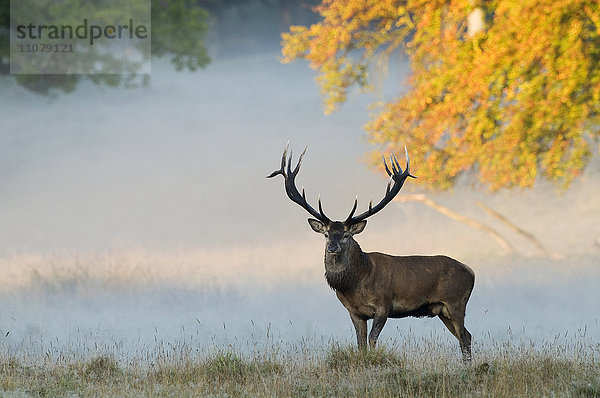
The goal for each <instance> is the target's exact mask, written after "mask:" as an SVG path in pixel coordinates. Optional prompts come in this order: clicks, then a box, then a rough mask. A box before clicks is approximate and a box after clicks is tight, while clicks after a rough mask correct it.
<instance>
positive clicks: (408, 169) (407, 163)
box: [404, 145, 417, 178]
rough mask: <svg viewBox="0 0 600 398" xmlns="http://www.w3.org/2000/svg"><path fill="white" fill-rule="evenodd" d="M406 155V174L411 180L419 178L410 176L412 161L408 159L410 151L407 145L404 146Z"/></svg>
mask: <svg viewBox="0 0 600 398" xmlns="http://www.w3.org/2000/svg"><path fill="white" fill-rule="evenodd" d="M404 153H405V154H406V169H405V170H404V172H405V173H407V174H408V176H409V177H411V178H417V176H414V175H412V174H410V159H409V158H408V149H406V145H404Z"/></svg>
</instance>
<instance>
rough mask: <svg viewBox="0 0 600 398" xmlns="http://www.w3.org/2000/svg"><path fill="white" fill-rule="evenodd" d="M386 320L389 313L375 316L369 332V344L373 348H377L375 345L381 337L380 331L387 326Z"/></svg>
mask: <svg viewBox="0 0 600 398" xmlns="http://www.w3.org/2000/svg"><path fill="white" fill-rule="evenodd" d="M386 321H387V314H384V315H381V314H376V315H375V317H374V318H373V326H371V332H370V333H369V346H370V347H371V348H375V345H376V344H377V339H378V338H379V333H381V330H382V329H383V327H384V326H385V322H386Z"/></svg>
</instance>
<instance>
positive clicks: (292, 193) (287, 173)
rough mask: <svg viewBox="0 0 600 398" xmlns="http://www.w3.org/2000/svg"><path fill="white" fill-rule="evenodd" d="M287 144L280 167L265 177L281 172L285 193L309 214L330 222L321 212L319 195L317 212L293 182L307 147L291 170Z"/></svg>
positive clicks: (326, 222) (327, 222)
mask: <svg viewBox="0 0 600 398" xmlns="http://www.w3.org/2000/svg"><path fill="white" fill-rule="evenodd" d="M289 146H290V143H289V142H288V144H287V145H286V146H285V150H284V151H283V156H282V157H281V168H280V169H279V170H275V171H274V172H272V173H271V174H270V175H269V176H267V178H272V177H275V176H276V175H279V174H281V175H282V176H283V178H284V179H285V192H286V193H287V196H288V197H289V198H290V199H291V200H292V201H293V202H296V203H297V204H299V205H300V206H302V207H303V208H304V210H306V211H307V212H309V213H310V215H312V216H313V217H315V218H316V219H318V220H319V221H321V222H323V223H325V224H330V223H331V220H330V219H329V218H327V216H326V215H325V213H323V207H322V206H321V197H320V196H319V211H318V212H317V211H316V210H315V209H314V208H313V207H312V206H311V205H309V204H308V202H307V201H306V194H305V193H304V188H302V194H300V192H298V188H296V183H295V179H296V175H297V174H298V172H299V171H300V165H301V164H302V158H303V157H304V154H305V153H306V150H307V149H308V147H306V148H304V151H303V152H302V154H301V155H300V158H299V159H298V164H297V165H296V167H295V168H294V170H292V151H290V158H289V159H287V151H288V147H289ZM286 161H287V169H286Z"/></svg>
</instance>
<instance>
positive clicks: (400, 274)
mask: <svg viewBox="0 0 600 398" xmlns="http://www.w3.org/2000/svg"><path fill="white" fill-rule="evenodd" d="M286 154H287V148H286V151H285V152H284V154H283V158H282V166H281V169H280V170H277V171H275V172H274V173H272V174H271V175H270V176H269V177H273V176H275V175H278V174H282V175H283V176H284V178H285V187H286V192H287V194H288V196H289V197H290V199H292V200H293V201H294V202H296V203H298V204H299V205H301V206H302V207H303V208H305V209H306V210H307V211H308V212H309V213H310V214H311V215H313V216H314V217H316V219H314V218H310V219H308V223H309V224H310V226H311V228H312V229H313V230H314V231H315V232H318V233H321V234H323V235H324V236H325V240H326V244H325V279H326V280H327V283H328V284H329V286H330V287H331V288H333V289H334V290H335V292H336V295H337V297H338V299H339V300H340V301H341V303H342V304H343V305H344V307H345V308H346V309H347V310H348V312H349V314H350V319H351V320H352V323H353V324H354V328H355V329H356V339H357V343H358V346H359V347H361V348H363V347H366V346H367V320H368V319H373V326H372V327H371V331H370V332H369V335H368V342H369V345H370V346H371V347H374V346H375V344H376V343H377V339H378V337H379V334H380V332H381V330H382V329H383V327H384V325H385V323H386V321H387V319H388V318H404V317H408V316H414V317H423V316H429V317H434V316H437V317H439V318H440V319H441V320H442V322H443V323H444V325H446V327H447V328H448V330H449V331H450V332H451V333H452V334H453V335H454V336H455V337H456V338H457V339H458V341H459V344H460V348H461V351H462V354H463V359H464V360H470V359H471V334H470V333H469V331H468V330H467V329H466V328H465V326H464V318H465V311H466V305H467V301H468V300H469V297H470V295H471V291H472V290H473V286H474V283H475V274H474V273H473V271H472V270H471V269H470V268H469V267H468V266H466V265H464V264H462V263H460V262H458V261H456V260H454V259H452V258H450V257H446V256H391V255H388V254H384V253H378V252H372V253H365V252H363V251H362V249H361V248H360V246H359V244H358V243H357V242H356V241H355V240H354V238H353V236H354V235H356V234H359V233H360V232H362V231H363V230H364V228H365V226H366V224H367V221H366V218H367V217H369V216H371V215H373V214H375V213H376V212H378V211H379V210H381V209H382V208H383V207H384V206H385V205H386V204H387V203H389V202H390V201H391V200H392V199H393V197H394V196H395V195H396V194H397V193H398V192H399V191H400V188H401V187H402V185H403V183H404V180H405V179H406V178H407V177H409V176H411V175H410V173H409V161H408V154H407V155H406V158H407V159H406V162H407V165H406V169H405V170H404V171H402V169H401V168H400V165H399V164H398V161H397V160H396V158H395V157H392V158H391V159H390V162H391V163H392V171H393V172H392V171H390V170H389V169H388V167H387V164H386V163H385V160H384V165H385V169H386V171H387V172H388V174H389V175H390V177H391V180H390V183H388V187H387V189H386V195H385V197H384V199H383V200H382V201H381V202H380V203H379V204H377V205H376V206H375V207H373V205H372V203H371V204H369V210H367V211H366V212H364V213H362V214H360V215H358V216H356V217H354V212H355V211H356V207H357V201H356V200H355V201H354V207H353V209H352V211H351V212H350V215H349V216H348V218H347V219H346V220H345V221H343V222H342V221H331V220H330V219H329V218H327V216H325V214H324V213H323V209H322V207H321V201H320V199H319V211H318V212H317V211H316V210H315V209H314V208H312V207H311V206H310V205H309V204H308V203H307V202H306V198H305V194H304V191H303V192H302V195H300V193H299V192H298V190H297V189H296V187H295V183H294V178H295V176H296V174H297V173H298V171H299V168H300V164H301V162H302V156H301V157H300V160H299V161H298V165H297V166H296V168H295V169H294V170H293V171H292V170H291V155H290V160H289V161H288V164H287V171H286V169H285V162H286ZM303 155H304V154H303ZM411 177H412V176H411ZM392 181H393V182H394V185H393V187H391V183H392Z"/></svg>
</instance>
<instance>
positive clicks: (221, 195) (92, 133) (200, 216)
mask: <svg viewBox="0 0 600 398" xmlns="http://www.w3.org/2000/svg"><path fill="white" fill-rule="evenodd" d="M277 51H278V50H277V48H276V47H273V46H271V47H268V48H266V49H263V50H261V52H256V53H249V54H244V55H232V54H228V56H223V57H215V59H214V60H213V62H212V63H211V64H210V65H209V66H208V67H207V69H206V70H202V71H199V72H196V73H189V72H180V73H176V72H174V71H173V70H172V68H171V67H170V66H169V65H167V64H166V63H164V62H155V63H154V64H153V66H152V71H153V74H152V78H151V83H150V85H149V86H148V87H141V88H135V89H122V88H106V87H98V86H94V85H91V84H82V85H80V87H78V89H77V90H76V92H75V93H73V94H70V95H59V96H57V97H56V98H47V97H40V96H36V95H34V94H31V93H29V92H27V91H25V90H24V89H23V88H21V87H19V86H17V85H16V84H15V83H14V81H13V80H10V79H6V78H3V80H1V81H0V82H1V84H2V86H3V87H2V91H0V112H1V113H2V125H1V126H0V181H2V183H1V184H0V225H1V226H2V228H1V229H0V270H2V273H1V275H0V282H1V286H2V288H1V289H0V303H1V304H0V332H1V336H0V347H2V349H4V350H16V351H23V352H31V353H36V352H37V353H40V352H42V353H43V352H44V350H49V349H56V350H62V349H66V350H81V351H90V350H95V349H98V350H100V349H110V350H115V351H119V352H125V353H126V354H127V355H136V353H139V352H143V351H144V350H147V349H148V347H153V346H156V345H160V344H167V343H174V342H181V341H184V342H188V343H189V344H190V345H191V346H192V347H195V348H199V349H200V348H203V347H204V348H205V347H210V346H217V345H227V344H231V345H234V346H239V347H242V348H243V347H244V346H252V345H253V344H255V343H257V342H258V343H261V342H264V341H266V340H270V341H274V342H278V343H281V344H290V345H293V344H296V343H301V342H305V341H308V342H309V343H311V344H316V345H319V344H328V343H330V342H331V341H341V342H344V343H349V342H353V341H354V331H353V329H352V325H351V322H350V320H349V317H348V315H347V312H346V311H345V310H344V308H343V307H342V305H341V304H340V303H339V302H338V300H337V298H336V297H335V294H334V292H333V291H332V290H331V289H330V288H329V287H328V286H327V284H326V282H325V280H324V278H323V273H324V268H323V250H324V247H323V246H324V242H323V238H322V237H321V236H318V235H316V234H314V233H313V232H312V231H311V230H310V228H309V226H308V224H307V222H306V218H308V214H306V212H304V211H303V210H302V209H301V208H300V207H298V206H297V205H295V204H294V203H292V202H291V201H290V200H289V199H288V198H287V197H286V195H285V193H284V189H283V181H282V179H281V178H280V177H278V178H275V179H271V180H267V179H266V178H265V177H266V176H267V175H268V174H270V173H271V172H272V171H273V170H275V169H277V168H278V167H279V163H280V159H281V153H282V151H283V148H284V146H285V144H286V142H287V141H288V140H289V141H290V148H291V149H292V150H293V152H294V156H295V159H297V155H298V154H299V153H300V152H301V151H302V150H303V148H304V147H305V146H306V145H308V152H307V155H306V157H305V160H304V163H303V166H302V170H301V171H300V174H299V176H298V179H297V180H298V181H297V182H298V185H299V187H300V186H304V187H305V188H306V191H307V197H308V199H309V201H311V202H313V203H316V198H317V195H318V194H321V197H322V198H323V204H324V208H325V212H326V213H327V214H328V215H329V216H330V217H331V218H334V219H342V218H345V217H346V215H347V213H348V212H349V211H350V207H351V205H352V201H353V199H354V197H355V195H358V198H359V206H361V207H359V210H360V208H366V206H367V204H368V201H369V200H370V199H371V198H373V199H374V200H375V201H377V200H378V199H379V198H380V197H381V195H383V193H384V191H385V184H386V180H385V179H384V178H383V176H382V175H381V174H378V173H374V172H373V170H371V169H370V168H369V166H368V165H367V164H366V163H365V162H364V161H363V160H364V155H365V153H367V152H368V151H370V150H372V149H373V148H372V147H371V146H370V145H369V144H368V142H367V139H366V135H365V133H364V130H363V129H362V127H363V125H364V124H365V123H366V122H367V121H368V120H369V114H370V110H369V104H370V103H372V102H375V101H377V100H380V99H383V98H389V97H390V96H394V95H398V94H399V90H400V88H401V87H402V84H403V82H404V77H405V76H406V68H405V67H402V66H397V67H396V68H397V69H396V70H393V71H392V72H393V73H392V72H390V77H389V78H388V79H387V80H386V83H385V85H383V86H381V87H379V88H378V89H377V90H376V91H375V93H372V94H361V93H358V92H356V93H354V94H353V95H352V96H351V98H350V99H349V101H348V103H346V104H344V105H343V106H342V107H341V108H340V109H339V110H338V111H337V112H335V113H333V114H332V115H330V116H325V115H324V114H323V112H322V107H321V103H320V98H319V95H318V89H317V87H316V84H315V82H314V80H313V78H314V74H313V72H312V71H310V69H309V68H308V66H307V65H306V64H304V63H301V62H300V63H295V64H291V65H282V64H280V63H279V61H278V52H277ZM396 88H398V90H396ZM409 152H410V148H409ZM411 166H412V172H413V174H415V175H417V176H418V175H419V165H418V164H412V165H411ZM597 172H598V165H597V164H596V163H594V164H592V166H591V167H590V169H589V170H588V172H587V173H586V174H585V176H584V177H583V178H582V179H581V180H579V181H578V182H576V183H575V184H574V185H573V186H572V188H571V189H569V190H568V191H567V192H564V193H562V194H558V193H557V192H556V189H555V187H552V186H548V185H545V184H543V183H541V184H539V185H538V186H537V187H536V189H534V190H532V191H511V192H502V193H499V194H490V193H486V192H485V191H483V190H479V189H475V188H472V187H470V186H468V184H467V183H464V184H462V185H461V187H460V188H458V189H457V190H456V191H455V192H451V193H440V194H435V195H434V194H431V195H430V197H431V198H433V199H435V200H436V201H437V202H439V203H441V204H443V205H444V206H447V207H448V208H451V209H452V210H454V211H456V212H458V213H460V214H463V215H466V216H468V217H472V218H474V219H478V220H481V221H483V222H485V223H487V224H489V225H491V226H493V228H495V229H496V230H497V231H498V232H499V233H501V234H502V235H503V236H505V237H506V238H507V239H508V240H509V241H510V242H511V244H512V245H513V246H514V247H515V249H516V251H517V253H516V254H511V255H507V254H506V253H505V251H504V249H502V247H500V246H499V245H498V244H497V243H496V242H495V241H494V240H493V239H492V238H490V236H489V235H487V234H485V233H482V232H481V231H479V230H476V229H472V228H469V227H467V226H465V225H464V224H461V223H457V222H456V221H453V220H451V219H449V218H447V217H444V216H442V215H440V214H439V213H437V212H435V211H434V210H432V209H431V208H429V207H427V206H425V205H423V204H421V203H396V202H394V203H391V204H389V205H388V207H387V208H386V209H385V210H384V211H383V212H381V213H380V214H378V215H377V216H375V217H373V218H372V219H369V223H368V226H367V228H366V230H365V232H363V233H362V234H361V235H359V236H357V237H356V239H357V240H358V241H359V242H360V244H361V246H362V247H363V249H364V250H365V251H382V252H386V253H390V254H398V255H406V254H447V255H449V256H452V257H455V258H457V259H458V260H460V261H463V262H465V263H466V264H468V265H469V266H471V267H472V268H473V269H474V270H475V272H476V286H475V289H474V291H473V294H472V298H471V301H470V304H469V305H468V307H467V320H466V325H467V328H469V329H470V331H471V333H472V334H473V335H474V340H475V342H478V341H482V340H484V339H489V338H493V339H499V340H505V339H511V338H518V339H525V340H532V341H535V342H538V343H540V342H543V341H549V340H552V339H557V338H560V339H570V338H580V339H586V341H595V342H597V341H598V339H599V338H600V326H599V325H598V311H597V303H598V302H599V301H600V290H599V287H600V286H599V281H600V242H599V241H598V239H599V238H600V223H599V222H598V216H597V215H598V214H599V213H600V201H599V200H598V199H597V198H598V196H599V194H600V179H599V177H598V173H597ZM403 190H404V191H406V192H413V193H414V192H418V189H417V188H415V186H414V185H413V181H408V182H407V184H406V185H405V187H404V188H403ZM477 202H483V203H485V204H486V205H487V206H489V207H491V208H493V209H495V210H496V211H498V212H500V213H501V214H503V215H504V216H506V217H507V218H508V219H510V220H511V221H513V222H515V223H516V224H517V225H518V226H519V227H521V228H523V229H525V230H526V231H528V232H530V233H531V234H533V235H534V236H535V237H536V238H537V239H539V240H540V241H541V242H542V243H543V244H544V246H545V247H546V249H547V251H548V253H547V254H543V253H540V252H539V250H538V249H537V248H536V247H535V246H533V245H532V244H531V242H529V241H527V240H526V239H524V238H523V237H522V236H520V235H518V234H515V233H514V232H512V231H511V230H510V229H508V228H507V227H506V226H505V225H503V224H501V223H499V222H498V220H496V219H494V218H493V217H490V216H489V215H487V214H486V213H485V212H484V211H483V210H482V209H481V208H480V207H478V206H477ZM542 254H543V255H542ZM548 254H549V255H548ZM431 331H433V333H437V334H438V335H440V336H442V339H444V340H447V341H448V342H449V344H451V345H455V342H454V341H453V338H452V336H451V335H450V334H449V333H448V332H446V331H445V330H444V328H443V325H442V323H441V322H440V321H439V320H438V319H419V320H417V319H405V320H390V321H389V322H388V324H387V325H386V327H385V328H384V331H383V333H382V337H381V339H382V341H384V342H385V341H388V342H389V341H394V340H396V339H401V338H402V336H405V335H411V334H416V335H428V334H429V333H432V332H431ZM476 344H477V343H476ZM457 352H458V348H457Z"/></svg>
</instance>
